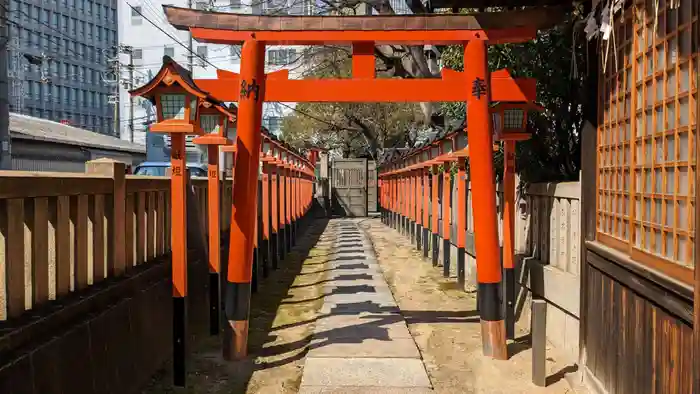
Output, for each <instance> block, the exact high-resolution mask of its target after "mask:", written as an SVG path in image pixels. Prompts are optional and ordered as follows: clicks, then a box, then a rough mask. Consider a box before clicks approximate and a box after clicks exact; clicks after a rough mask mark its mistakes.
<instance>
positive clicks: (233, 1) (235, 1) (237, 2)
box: [229, 0, 241, 8]
mask: <svg viewBox="0 0 700 394" xmlns="http://www.w3.org/2000/svg"><path fill="white" fill-rule="evenodd" d="M229 5H230V6H231V8H241V0H230V2H229Z"/></svg>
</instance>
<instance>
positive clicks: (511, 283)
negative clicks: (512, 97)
mask: <svg viewBox="0 0 700 394" xmlns="http://www.w3.org/2000/svg"><path fill="white" fill-rule="evenodd" d="M528 110H531V111H542V110H543V108H542V107H541V106H539V105H537V104H534V103H530V102H522V103H515V102H497V103H493V105H492V107H491V119H492V123H493V136H494V140H495V141H502V142H503V157H504V159H503V200H504V201H503V308H504V310H505V326H506V338H507V339H514V338H515V171H516V168H515V143H516V142H517V141H524V140H527V139H529V138H530V137H531V135H530V133H528V132H527V113H528Z"/></svg>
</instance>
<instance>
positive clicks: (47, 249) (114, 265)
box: [0, 160, 231, 321]
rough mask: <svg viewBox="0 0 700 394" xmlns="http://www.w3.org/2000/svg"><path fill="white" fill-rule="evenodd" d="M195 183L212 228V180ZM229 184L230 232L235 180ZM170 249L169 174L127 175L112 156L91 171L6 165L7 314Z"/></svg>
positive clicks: (1, 262) (2, 211)
mask: <svg viewBox="0 0 700 394" xmlns="http://www.w3.org/2000/svg"><path fill="white" fill-rule="evenodd" d="M191 185H192V190H193V196H194V198H193V200H194V201H192V202H191V203H192V204H194V206H196V211H198V212H199V213H204V214H200V215H199V218H200V220H201V222H200V225H201V227H200V228H201V229H202V231H205V229H206V228H207V223H206V212H207V210H206V206H207V180H206V178H204V179H201V178H200V179H197V178H195V179H192V180H191ZM222 189H223V196H222V207H223V209H222V218H221V219H222V225H221V228H222V230H223V231H225V230H227V229H228V228H229V227H230V212H231V209H230V206H231V203H230V201H231V182H227V183H225V186H223V187H222ZM188 206H189V207H192V205H190V204H188ZM201 235H202V236H204V234H201ZM116 245H124V246H123V248H119V247H117V246H116ZM169 252H170V181H169V178H167V177H153V176H134V175H125V171H124V166H123V164H120V163H116V162H113V161H110V160H96V161H93V162H89V163H87V165H86V173H50V172H18V171H0V321H3V320H8V319H11V318H14V317H18V316H20V315H22V314H23V313H25V312H26V311H27V310H31V309H35V308H36V307H37V306H39V305H41V304H43V303H46V302H49V301H51V300H55V299H58V298H60V297H62V296H65V295H68V294H70V293H73V292H77V291H81V290H84V289H86V288H88V287H89V286H91V285H93V284H95V283H98V282H100V281H103V280H104V279H105V278H109V277H115V276H120V275H122V274H123V273H124V272H125V271H128V270H129V269H130V268H131V267H135V266H138V265H140V264H144V263H146V262H150V261H152V260H154V259H157V258H158V257H161V256H163V255H166V254H167V253H169Z"/></svg>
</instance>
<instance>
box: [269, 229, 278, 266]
mask: <svg viewBox="0 0 700 394" xmlns="http://www.w3.org/2000/svg"><path fill="white" fill-rule="evenodd" d="M279 259H280V257H279V254H278V250H277V233H271V234H270V263H271V264H272V269H273V270H276V269H277V268H279Z"/></svg>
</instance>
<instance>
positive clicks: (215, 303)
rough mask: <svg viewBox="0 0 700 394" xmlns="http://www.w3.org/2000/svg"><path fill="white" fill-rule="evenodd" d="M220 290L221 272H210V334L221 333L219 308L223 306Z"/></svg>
mask: <svg viewBox="0 0 700 394" xmlns="http://www.w3.org/2000/svg"><path fill="white" fill-rule="evenodd" d="M220 303H221V297H220V292H219V274H218V273H216V272H210V273H209V335H219V331H220V326H219V318H220V317H219V308H221V304H220Z"/></svg>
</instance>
